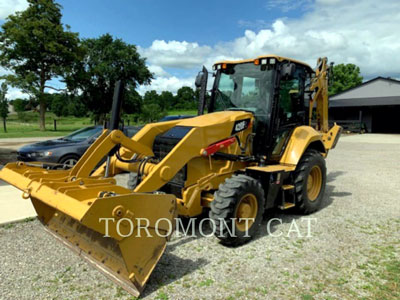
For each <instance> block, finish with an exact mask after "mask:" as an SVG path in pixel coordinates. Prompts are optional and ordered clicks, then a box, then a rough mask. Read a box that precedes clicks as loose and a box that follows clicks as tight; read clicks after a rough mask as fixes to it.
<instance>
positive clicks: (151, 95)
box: [143, 90, 160, 106]
mask: <svg viewBox="0 0 400 300" xmlns="http://www.w3.org/2000/svg"><path fill="white" fill-rule="evenodd" d="M159 98H160V96H159V95H158V94H157V91H155V90H151V91H147V92H146V93H145V94H144V96H143V104H145V105H149V104H157V105H158V106H160V105H159V102H160V100H159Z"/></svg>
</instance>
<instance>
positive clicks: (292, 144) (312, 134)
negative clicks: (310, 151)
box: [279, 126, 327, 166]
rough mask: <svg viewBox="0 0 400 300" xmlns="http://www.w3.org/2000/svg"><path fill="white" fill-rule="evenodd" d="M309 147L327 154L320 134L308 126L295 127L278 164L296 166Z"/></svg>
mask: <svg viewBox="0 0 400 300" xmlns="http://www.w3.org/2000/svg"><path fill="white" fill-rule="evenodd" d="M309 146H311V147H312V148H314V149H316V150H318V151H320V152H321V153H324V154H326V153H327V150H326V148H325V146H324V143H323V141H322V134H321V133H319V132H318V131H316V130H315V129H314V128H312V127H310V126H299V127H297V128H296V129H295V130H294V131H293V133H292V135H291V137H290V139H289V142H288V145H287V147H286V149H285V152H284V153H283V155H282V157H281V160H280V161H279V162H280V164H283V165H294V166H296V165H297V163H298V162H299V160H300V158H301V156H302V155H303V153H304V152H305V151H306V149H307V148H308V147H309Z"/></svg>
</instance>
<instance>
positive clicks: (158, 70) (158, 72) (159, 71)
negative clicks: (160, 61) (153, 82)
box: [148, 65, 171, 77]
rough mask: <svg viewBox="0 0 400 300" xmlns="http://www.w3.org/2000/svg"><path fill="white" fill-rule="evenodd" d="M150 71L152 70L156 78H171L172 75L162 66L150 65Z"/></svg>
mask: <svg viewBox="0 0 400 300" xmlns="http://www.w3.org/2000/svg"><path fill="white" fill-rule="evenodd" d="M148 69H149V70H150V72H151V73H153V74H154V76H155V77H170V76H171V74H169V73H168V72H167V71H165V70H164V69H163V68H162V67H160V66H154V65H150V66H148Z"/></svg>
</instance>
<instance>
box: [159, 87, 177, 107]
mask: <svg viewBox="0 0 400 300" xmlns="http://www.w3.org/2000/svg"><path fill="white" fill-rule="evenodd" d="M159 98H160V101H159V102H160V107H161V109H162V110H168V109H170V108H172V105H173V104H174V95H173V94H172V93H171V92H169V91H163V92H162V93H161V95H160V97H159Z"/></svg>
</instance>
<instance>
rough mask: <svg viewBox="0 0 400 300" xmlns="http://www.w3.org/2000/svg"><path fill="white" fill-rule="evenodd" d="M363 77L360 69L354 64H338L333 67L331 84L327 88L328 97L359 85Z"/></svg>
mask: <svg viewBox="0 0 400 300" xmlns="http://www.w3.org/2000/svg"><path fill="white" fill-rule="evenodd" d="M362 81H363V77H362V76H361V75H360V68H359V67H357V66H356V65H354V64H339V65H336V66H334V67H333V84H332V85H331V86H330V87H329V95H336V94H338V93H340V92H343V91H345V90H348V89H350V88H352V87H356V86H358V85H360V84H361V83H362Z"/></svg>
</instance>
